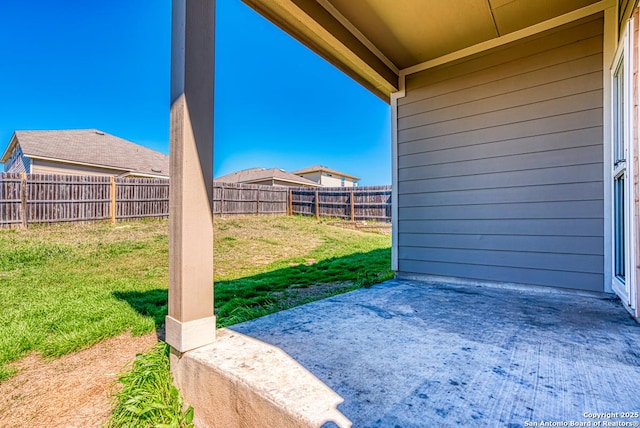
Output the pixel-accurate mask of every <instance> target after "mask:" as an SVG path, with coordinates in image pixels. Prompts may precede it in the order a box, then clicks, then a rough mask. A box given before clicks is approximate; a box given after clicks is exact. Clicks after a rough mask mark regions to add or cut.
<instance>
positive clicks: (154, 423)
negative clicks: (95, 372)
mask: <svg viewBox="0 0 640 428" xmlns="http://www.w3.org/2000/svg"><path fill="white" fill-rule="evenodd" d="M119 381H120V383H122V385H123V388H122V389H121V390H120V392H118V393H117V394H116V408H115V410H114V412H113V413H112V415H111V418H110V420H109V421H108V422H107V425H106V426H107V427H158V426H163V427H176V428H181V427H193V423H192V421H193V407H188V408H187V409H184V403H183V400H182V397H181V396H180V393H179V392H178V389H177V388H176V387H175V386H174V385H173V379H172V378H171V372H170V370H169V346H168V345H166V344H164V343H159V344H158V345H156V346H155V347H154V348H153V349H152V350H151V351H149V352H147V353H145V354H140V355H138V356H137V357H136V359H135V361H134V362H133V368H132V369H131V371H129V372H127V373H125V374H122V375H121V376H120V377H119Z"/></svg>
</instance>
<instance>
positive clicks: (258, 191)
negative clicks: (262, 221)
mask: <svg viewBox="0 0 640 428" xmlns="http://www.w3.org/2000/svg"><path fill="white" fill-rule="evenodd" d="M256 214H260V189H258V190H257V191H256Z"/></svg>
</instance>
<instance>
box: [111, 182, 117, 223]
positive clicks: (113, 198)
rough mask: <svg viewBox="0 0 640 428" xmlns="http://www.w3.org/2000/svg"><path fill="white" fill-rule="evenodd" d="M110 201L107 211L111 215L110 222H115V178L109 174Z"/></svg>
mask: <svg viewBox="0 0 640 428" xmlns="http://www.w3.org/2000/svg"><path fill="white" fill-rule="evenodd" d="M109 188H110V189H111V191H110V193H111V203H110V204H109V208H110V209H109V212H110V216H111V224H116V178H115V177H114V176H111V185H110V186H109Z"/></svg>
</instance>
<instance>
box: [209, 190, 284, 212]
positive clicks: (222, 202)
mask: <svg viewBox="0 0 640 428" xmlns="http://www.w3.org/2000/svg"><path fill="white" fill-rule="evenodd" d="M288 198H289V192H288V189H287V188H286V187H276V186H258V185H253V184H236V183H222V182H214V183H213V214H214V215H220V216H224V215H234V214H282V215H286V214H287V207H288Z"/></svg>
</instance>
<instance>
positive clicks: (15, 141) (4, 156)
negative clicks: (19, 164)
mask: <svg viewBox="0 0 640 428" xmlns="http://www.w3.org/2000/svg"><path fill="white" fill-rule="evenodd" d="M16 144H18V139H17V138H16V133H15V132H14V133H13V135H12V136H11V139H10V140H9V145H8V146H7V148H6V149H5V151H4V153H3V154H2V157H1V158H0V162H2V163H4V162H6V161H7V160H8V159H9V155H11V152H13V148H14V147H15V146H16Z"/></svg>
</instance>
